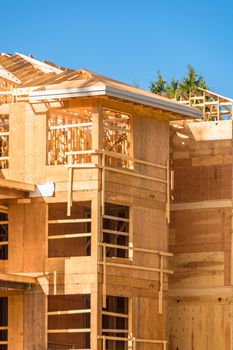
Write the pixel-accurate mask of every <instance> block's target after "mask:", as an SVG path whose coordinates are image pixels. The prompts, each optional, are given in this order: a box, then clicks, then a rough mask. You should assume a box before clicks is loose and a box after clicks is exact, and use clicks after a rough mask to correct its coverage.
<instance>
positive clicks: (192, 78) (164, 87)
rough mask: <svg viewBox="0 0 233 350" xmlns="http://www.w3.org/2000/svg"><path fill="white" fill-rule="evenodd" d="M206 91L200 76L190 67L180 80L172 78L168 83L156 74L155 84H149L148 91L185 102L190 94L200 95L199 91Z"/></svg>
mask: <svg viewBox="0 0 233 350" xmlns="http://www.w3.org/2000/svg"><path fill="white" fill-rule="evenodd" d="M198 88H202V89H208V86H207V84H206V82H205V80H204V78H203V77H202V76H201V75H198V74H197V73H196V71H195V69H194V68H193V67H192V66H190V65H189V66H188V67H187V73H186V75H185V77H184V78H183V79H182V80H176V79H175V78H174V77H172V78H171V80H170V81H168V82H167V81H165V80H164V79H163V76H162V74H161V72H160V71H158V73H157V79H156V81H155V82H150V91H151V92H153V93H155V94H159V95H162V96H166V97H169V98H175V99H177V100H186V99H188V98H189V97H190V95H192V94H201V92H200V90H198Z"/></svg>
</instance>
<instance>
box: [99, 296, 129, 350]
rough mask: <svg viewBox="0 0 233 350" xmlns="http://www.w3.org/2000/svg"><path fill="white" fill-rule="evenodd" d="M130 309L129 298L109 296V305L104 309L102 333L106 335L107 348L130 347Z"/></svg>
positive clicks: (110, 349) (120, 349)
mask: <svg viewBox="0 0 233 350" xmlns="http://www.w3.org/2000/svg"><path fill="white" fill-rule="evenodd" d="M128 309H129V307H128V298H125V297H116V296H107V307H106V309H103V310H102V335H104V336H105V337H106V344H105V345H106V349H109V350H126V349H128V334H129V329H128V323H129V310H128ZM117 338H125V340H122V339H121V340H118V339H117Z"/></svg>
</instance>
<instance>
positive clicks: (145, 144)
mask: <svg viewBox="0 0 233 350" xmlns="http://www.w3.org/2000/svg"><path fill="white" fill-rule="evenodd" d="M79 107H82V108H83V107H86V108H88V109H89V110H91V111H92V126H91V130H92V137H91V140H92V141H91V143H92V144H91V148H92V150H99V151H102V153H99V154H98V153H95V154H93V155H91V156H89V158H88V162H89V163H88V164H89V165H88V166H87V167H86V168H85V164H84V162H83V161H82V163H83V165H84V169H79V168H78V167H77V169H74V170H73V171H72V172H70V168H71V167H69V164H67V163H68V160H67V162H66V164H59V165H48V143H47V137H48V129H47V118H48V115H49V111H48V110H50V109H52V110H53V111H54V109H57V108H61V109H62V110H63V112H64V113H69V111H70V112H72V113H74V112H77V109H78V108H79ZM1 108H2V109H3V107H1ZM7 108H8V109H7ZM104 109H106V110H111V111H117V112H119V113H125V114H127V116H130V126H129V125H128V124H127V128H129V129H127V132H128V133H130V138H129V136H127V137H128V138H129V139H127V140H126V141H125V143H124V147H125V148H126V147H127V152H125V155H126V156H127V157H128V159H126V158H125V159H122V158H119V159H118V158H114V157H113V156H112V155H109V154H108V155H105V154H104V155H103V143H104V142H105V144H106V139H105V141H104V142H103V140H104V137H105V136H104V130H103V127H104V126H105V127H106V122H105V123H104V122H103V118H104ZM2 112H3V111H2ZM4 113H6V114H9V123H10V137H9V167H8V168H6V169H2V170H1V172H2V176H3V177H6V178H10V179H12V180H16V179H17V180H21V181H26V182H30V183H45V182H54V183H55V189H56V190H55V195H54V196H53V197H47V198H46V197H45V198H24V199H20V200H17V199H12V200H8V201H6V200H5V201H2V204H5V205H7V206H8V217H9V258H8V260H7V261H0V269H1V271H3V272H5V273H20V274H25V275H27V274H28V275H30V276H35V277H37V278H38V286H37V287H32V289H31V290H28V291H26V292H20V293H19V294H18V293H12V292H7V291H5V292H4V293H3V294H4V295H9V302H10V309H9V314H11V312H12V313H13V311H11V308H12V307H13V306H12V305H14V304H15V305H16V306H17V305H19V306H17V307H19V312H17V314H14V313H13V314H12V315H13V316H12V318H10V320H11V321H9V322H10V323H9V344H8V350H13V349H15V347H14V345H12V343H13V341H12V342H11V341H10V339H11V337H14V338H15V337H18V338H19V339H20V340H19V344H21V345H19V347H18V348H17V349H21V348H22V349H27V350H31V349H41V350H42V349H47V348H46V347H47V339H48V337H47V331H48V335H49V338H50V340H49V341H51V342H56V341H61V336H56V332H57V329H59V328H56V329H53V327H59V326H58V324H59V322H58V321H57V320H56V322H55V321H54V322H53V321H52V319H51V314H50V315H49V313H48V314H47V312H51V309H49V308H50V307H51V300H52V299H51V300H50V299H49V298H48V296H59V295H60V296H63V295H71V296H72V295H73V296H82V295H90V325H89V326H86V328H85V329H84V333H89V334H90V347H91V350H97V349H102V346H103V335H105V336H107V337H108V336H113V337H115V336H119V334H121V333H119V334H117V332H110V329H108V330H107V331H106V330H105V331H104V330H103V329H102V317H103V315H104V312H105V313H106V312H107V313H108V311H107V309H106V308H105V307H104V306H105V305H104V304H105V302H106V301H107V300H109V299H108V298H109V297H115V298H116V297H121V298H126V299H127V305H128V309H127V315H126V316H125V318H127V327H128V328H127V329H126V328H125V331H127V332H128V334H129V338H130V337H132V339H131V338H130V340H129V341H128V334H126V333H125V334H124V337H125V339H126V340H124V341H123V343H125V345H122V343H119V340H117V343H116V342H115V340H114V341H112V343H111V340H109V347H108V348H109V349H112V350H116V345H117V346H118V347H119V346H120V349H121V348H122V349H125V348H126V347H128V348H129V349H130V348H131V349H132V346H135V344H136V342H137V344H136V346H137V350H149V349H150V350H157V349H158V350H159V349H161V348H163V349H165V347H166V340H167V330H166V327H167V300H168V297H167V289H168V274H169V273H170V272H171V271H169V270H168V259H169V258H170V257H169V254H168V255H166V252H167V251H168V230H167V220H168V202H167V200H168V192H167V189H168V183H167V182H168V168H167V164H168V157H169V125H168V121H167V118H168V116H163V115H162V114H160V113H156V112H155V111H152V110H150V109H145V108H143V107H142V106H141V107H139V106H135V105H131V104H129V103H124V102H123V101H122V102H116V101H112V100H108V99H96V98H95V99H80V100H78V99H73V100H70V101H66V102H64V103H63V102H62V103H51V104H49V105H48V104H33V105H30V104H27V103H18V104H12V105H8V106H4ZM119 113H118V114H119ZM122 119H124V118H123V117H122ZM107 123H108V122H107ZM127 123H128V121H127ZM113 128H115V129H116V130H117V132H119V130H118V129H117V128H116V127H115V126H113ZM11 130H12V132H11ZM122 130H123V131H124V130H125V129H124V126H122ZM120 132H122V131H121V130H120ZM67 135H68V134H66V137H68V136H67ZM61 137H62V136H61ZM128 140H129V141H128ZM125 148H124V149H125ZM54 149H55V148H54ZM57 149H58V148H57ZM120 149H121V148H120ZM66 151H67V150H66ZM69 151H72V149H68V152H69ZM108 151H109V149H108ZM114 151H116V148H115V150H114ZM110 152H111V149H110ZM103 157H106V164H107V165H105V166H108V167H110V166H111V165H113V164H114V167H115V168H114V169H115V170H117V171H118V172H116V171H115V170H114V171H113V170H111V169H109V168H107V169H103V166H104V165H103ZM111 157H112V158H111ZM109 158H110V160H109ZM113 158H114V159H116V161H113ZM76 159H77V157H76ZM83 159H84V158H83ZM85 159H86V158H85ZM89 159H90V160H91V163H93V165H95V166H94V167H93V166H92V167H91V166H90V160H89ZM135 159H136V160H137V161H135ZM140 161H144V162H145V163H140ZM73 163H74V162H72V164H71V165H72V166H75V164H73ZM155 164H157V165H156V166H154V165H155ZM103 170H104V171H103ZM70 174H71V176H70ZM135 174H136V176H135ZM156 179H157V180H156ZM71 185H72V186H71ZM69 201H70V204H72V206H71V208H70V210H71V215H70V216H69V215H67V212H66V211H65V210H64V208H66V207H67V202H68V203H69ZM87 203H89V204H88V206H87ZM104 203H106V204H104ZM107 203H110V204H114V205H118V206H126V207H127V208H128V212H129V217H128V221H129V227H128V230H129V232H128V241H127V242H128V243H127V247H126V248H127V250H128V251H127V252H128V253H127V254H128V255H127V257H128V258H127V259H125V258H123V257H106V259H105V257H104V255H103V251H104V249H105V248H104V247H103V244H104V241H103V231H102V228H103V221H102V220H103V218H104V208H103V206H105V205H106V206H107ZM85 206H87V207H88V208H89V214H90V216H86V214H87V213H86V211H85ZM77 208H78V209H77ZM64 220H65V221H64ZM72 220H81V221H82V220H83V221H82V222H81V223H80V222H79V224H78V223H77V222H71V221H72ZM115 220H116V219H115ZM55 221H56V222H55ZM59 221H60V222H59ZM67 224H70V228H69V230H68V231H66V225H67ZM86 224H88V225H89V224H90V226H89V227H88V228H87V226H85V225H86ZM59 225H60V226H59ZM78 225H79V226H78ZM54 226H57V228H56V229H54V231H53V227H54ZM89 230H90V231H91V232H90V234H91V248H90V254H87V256H84V254H83V251H84V250H83V247H84V242H85V244H86V241H85V240H82V239H81V238H77V237H73V238H72V239H70V238H67V237H64V238H62V239H60V238H54V237H53V238H52V239H51V237H50V238H49V236H56V235H63V236H64V235H67V236H68V235H69V234H73V235H77V234H83V235H84V236H85V235H87V234H88V233H89V232H88V231H89ZM117 230H119V231H120V229H119V228H116V229H115V230H112V231H113V232H112V234H117ZM114 231H116V232H115V233H114ZM125 231H127V230H125ZM121 233H122V232H121ZM123 234H124V232H123ZM79 239H80V241H78V240H79ZM62 240H63V241H62ZM64 240H65V241H64ZM53 241H54V244H53ZM58 241H59V242H60V243H59V242H58ZM110 242H112V241H110ZM119 242H120V240H119ZM75 245H79V248H78V249H76V246H75ZM66 249H69V251H70V252H71V253H70V255H69V254H67V252H66ZM79 253H80V254H79ZM80 255H81V256H80ZM105 263H107V264H108V265H104V264H105ZM122 265H123V266H122ZM11 300H12V301H11ZM80 305H81V304H80ZM80 305H78V304H77V309H79V307H81V306H80ZM72 307H73V306H72ZM20 310H21V311H20ZM49 310H50V311H49ZM59 311H61V312H66V311H68V313H69V312H71V313H72V312H73V313H75V312H76V313H77V312H79V313H80V312H82V309H80V310H78V311H77V310H64V309H62V305H61V304H60V310H59V302H58V305H57V310H56V311H54V312H58V313H59ZM125 312H126V311H125ZM102 313H103V314H102ZM141 315H143V317H141ZM105 316H108V317H109V325H110V324H113V325H114V324H117V322H116V321H114V322H115V323H114V322H113V321H112V320H111V317H119V316H114V315H110V316H109V315H107V314H106V315H105ZM14 317H15V318H17V320H18V322H19V324H20V325H21V326H20V327H21V328H20V327H19V328H18V327H16V328H15V329H14V330H13V324H14V322H15V321H14ZM49 317H50V318H49ZM59 317H62V316H59ZM65 317H67V319H68V316H67V315H66V316H65ZM75 317H77V319H78V316H75V315H74V318H75ZM81 319H82V318H81ZM48 320H49V324H48ZM54 320H55V318H54ZM20 322H21V323H20ZM76 323H77V322H76ZM121 323H122V322H121ZM121 323H120V322H119V324H121ZM122 324H123V323H122ZM61 325H62V326H64V327H65V326H66V327H67V328H66V330H65V331H64V329H63V330H61V331H63V332H66V337H65V338H66V341H67V342H68V343H69V339H70V341H71V342H72V341H73V342H76V343H75V344H76V347H77V346H79V347H80V348H81V347H84V345H85V346H87V344H88V343H87V342H86V343H85V341H84V338H85V336H84V335H83V334H82V335H81V336H80V339H81V340H80V343H77V334H78V332H80V330H79V326H82V327H83V324H82V325H81V323H80V325H78V324H76V328H74V329H73V330H72V331H71V332H70V333H73V335H71V336H70V337H69V336H68V335H67V333H69V332H67V329H69V328H71V329H72V322H71V321H67V323H66V324H65V322H61ZM125 327H126V326H125ZM89 328H90V329H89ZM88 329H89V330H88ZM12 334H13V335H12ZM18 338H17V339H18ZM17 341H18V340H17ZM114 342H115V345H114ZM133 342H135V344H133ZM84 343H85V344H84ZM118 343H119V344H118ZM20 346H21V348H20ZM50 346H51V344H50ZM52 349H53V348H52ZM59 349H60V348H59ZM133 349H135V347H134V348H133Z"/></svg>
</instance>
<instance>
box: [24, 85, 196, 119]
mask: <svg viewBox="0 0 233 350" xmlns="http://www.w3.org/2000/svg"><path fill="white" fill-rule="evenodd" d="M103 95H106V96H111V97H116V98H120V99H123V100H127V101H131V102H135V103H140V104H143V105H147V106H150V107H154V108H159V109H163V110H166V111H170V112H173V113H179V114H183V115H186V116H189V117H190V118H201V116H202V113H201V111H200V110H198V109H195V108H192V107H188V106H184V105H182V104H178V103H174V102H172V101H171V102H170V101H165V100H163V99H160V98H158V97H156V95H155V97H150V96H145V95H141V94H138V93H135V92H131V91H126V90H122V89H118V88H115V87H113V86H105V85H103V86H93V87H92V86H90V87H81V88H67V89H63V90H47V91H32V92H31V93H30V96H29V100H30V102H36V101H45V100H48V99H49V100H50V99H52V100H54V99H55V100H56V99H65V98H74V97H88V96H103Z"/></svg>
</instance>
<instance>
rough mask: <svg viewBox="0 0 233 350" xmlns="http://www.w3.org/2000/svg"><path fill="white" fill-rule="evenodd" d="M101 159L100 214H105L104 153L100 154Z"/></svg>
mask: <svg viewBox="0 0 233 350" xmlns="http://www.w3.org/2000/svg"><path fill="white" fill-rule="evenodd" d="M101 157H102V184H101V212H102V215H104V214H105V153H104V151H103V153H102V154H101Z"/></svg>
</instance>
